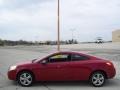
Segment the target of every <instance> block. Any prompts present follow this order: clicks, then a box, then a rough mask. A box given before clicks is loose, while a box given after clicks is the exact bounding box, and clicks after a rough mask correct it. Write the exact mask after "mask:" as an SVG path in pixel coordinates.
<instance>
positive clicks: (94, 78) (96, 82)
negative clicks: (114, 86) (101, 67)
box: [90, 71, 106, 87]
mask: <svg viewBox="0 0 120 90" xmlns="http://www.w3.org/2000/svg"><path fill="white" fill-rule="evenodd" d="M105 80H106V78H105V74H104V73H102V72H99V71H98V72H94V73H93V74H92V75H91V77H90V83H91V84H92V85H93V86H95V87H101V86H103V85H104V84H105Z"/></svg>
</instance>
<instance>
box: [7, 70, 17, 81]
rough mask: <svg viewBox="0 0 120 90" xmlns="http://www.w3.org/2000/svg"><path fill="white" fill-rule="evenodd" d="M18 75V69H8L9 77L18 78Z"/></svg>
mask: <svg viewBox="0 0 120 90" xmlns="http://www.w3.org/2000/svg"><path fill="white" fill-rule="evenodd" d="M16 76H17V73H16V70H11V71H8V79H10V80H16Z"/></svg>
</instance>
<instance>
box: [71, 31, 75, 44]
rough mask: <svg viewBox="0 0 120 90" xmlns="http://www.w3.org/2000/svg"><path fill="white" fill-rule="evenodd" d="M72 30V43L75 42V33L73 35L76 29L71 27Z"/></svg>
mask: <svg viewBox="0 0 120 90" xmlns="http://www.w3.org/2000/svg"><path fill="white" fill-rule="evenodd" d="M71 31H72V43H73V41H74V35H73V33H74V31H75V29H71Z"/></svg>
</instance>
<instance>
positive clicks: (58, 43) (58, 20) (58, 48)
mask: <svg viewBox="0 0 120 90" xmlns="http://www.w3.org/2000/svg"><path fill="white" fill-rule="evenodd" d="M57 14H58V19H57V22H58V27H57V29H58V32H57V33H58V35H57V36H58V37H57V38H58V40H57V50H58V51H60V0H58V11H57Z"/></svg>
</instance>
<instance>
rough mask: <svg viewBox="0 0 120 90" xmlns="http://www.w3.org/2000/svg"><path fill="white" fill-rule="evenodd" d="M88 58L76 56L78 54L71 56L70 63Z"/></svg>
mask: <svg viewBox="0 0 120 90" xmlns="http://www.w3.org/2000/svg"><path fill="white" fill-rule="evenodd" d="M88 59H89V58H88V57H86V56H82V55H78V54H73V55H72V61H80V60H88Z"/></svg>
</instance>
